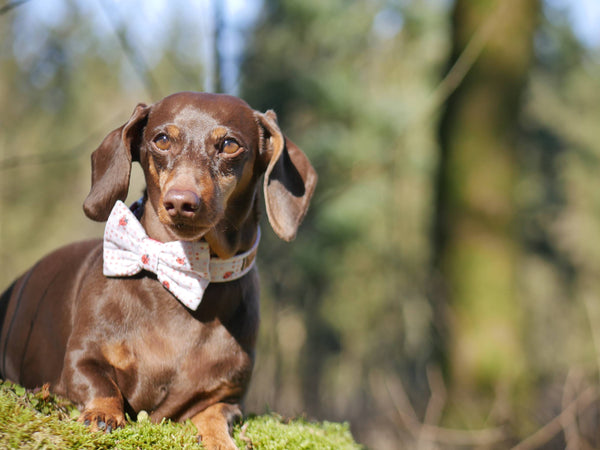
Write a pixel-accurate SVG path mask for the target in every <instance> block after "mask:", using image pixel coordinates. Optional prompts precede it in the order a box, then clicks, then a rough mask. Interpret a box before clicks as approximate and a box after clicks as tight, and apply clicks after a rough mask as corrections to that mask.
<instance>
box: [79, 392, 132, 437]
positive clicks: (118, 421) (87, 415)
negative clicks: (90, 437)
mask: <svg viewBox="0 0 600 450" xmlns="http://www.w3.org/2000/svg"><path fill="white" fill-rule="evenodd" d="M111 400H112V399H107V401H98V400H96V401H92V402H91V403H90V404H89V405H88V406H87V407H86V408H85V409H84V410H83V412H82V413H81V415H80V416H79V419H77V420H78V421H79V422H82V423H83V424H85V425H87V426H89V427H90V430H92V431H105V432H107V433H110V432H111V431H112V430H114V429H115V428H119V427H123V426H125V415H124V414H123V409H122V408H121V407H120V405H118V402H114V401H111ZM115 403H117V404H115Z"/></svg>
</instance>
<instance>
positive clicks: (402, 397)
mask: <svg viewBox="0 0 600 450" xmlns="http://www.w3.org/2000/svg"><path fill="white" fill-rule="evenodd" d="M370 381H371V386H372V389H373V393H374V394H375V395H376V396H377V397H378V399H379V402H380V403H385V402H386V403H388V404H389V403H390V402H391V405H392V406H393V407H394V410H395V412H396V416H397V418H398V419H399V422H400V425H401V426H402V427H403V428H404V429H405V430H406V431H408V432H409V433H410V435H411V436H412V437H413V438H414V439H415V440H417V441H418V440H422V441H423V442H435V443H441V444H445V445H456V446H490V445H493V444H497V443H498V442H502V441H504V440H506V434H505V432H504V430H503V429H502V428H486V429H481V430H456V429H450V428H442V427H439V426H435V425H429V424H423V423H421V421H420V420H419V419H418V418H417V416H416V414H415V411H414V409H413V407H412V405H411V404H410V401H409V400H408V396H407V395H406V392H405V391H404V388H403V387H402V383H401V382H400V381H398V380H396V382H395V383H393V385H392V383H391V380H390V377H384V376H382V375H380V374H372V375H371V377H370ZM382 385H383V386H382ZM382 387H383V388H385V389H387V393H388V396H387V398H386V396H385V393H383V392H382ZM382 394H383V395H382Z"/></svg>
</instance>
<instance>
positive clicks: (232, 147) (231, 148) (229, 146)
mask: <svg viewBox="0 0 600 450" xmlns="http://www.w3.org/2000/svg"><path fill="white" fill-rule="evenodd" d="M239 149H240V144H238V143H237V142H236V141H235V140H233V139H225V140H224V141H223V144H221V151H222V152H223V153H227V154H228V155H233V154H234V153H236V152H237V151H238V150H239Z"/></svg>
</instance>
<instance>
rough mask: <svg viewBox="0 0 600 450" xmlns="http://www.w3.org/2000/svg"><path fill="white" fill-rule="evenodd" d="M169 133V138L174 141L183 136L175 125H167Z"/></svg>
mask: <svg viewBox="0 0 600 450" xmlns="http://www.w3.org/2000/svg"><path fill="white" fill-rule="evenodd" d="M167 133H169V136H171V137H172V138H173V139H177V138H178V137H179V135H180V134H181V131H179V128H178V127H176V126H175V125H167Z"/></svg>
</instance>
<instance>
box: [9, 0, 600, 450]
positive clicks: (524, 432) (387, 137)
mask: <svg viewBox="0 0 600 450" xmlns="http://www.w3.org/2000/svg"><path fill="white" fill-rule="evenodd" d="M92 3H93V4H96V5H97V6H95V7H94V6H90V5H91V4H92ZM553 4H554V3H552V2H547V3H544V6H543V8H542V9H541V10H540V11H539V13H538V18H537V29H536V32H535V35H534V38H533V44H534V59H533V62H532V64H531V67H530V69H529V71H528V73H527V74H526V81H527V83H526V86H525V87H524V88H523V91H522V94H523V95H522V97H521V100H520V104H519V106H518V108H517V111H518V113H517V114H516V116H515V117H514V124H513V125H512V126H511V127H512V128H511V129H510V130H509V131H510V133H514V136H515V139H514V140H513V142H512V144H511V145H513V146H514V148H512V154H513V155H514V158H515V161H514V162H515V173H514V174H513V178H512V181H511V184H512V185H511V186H509V187H508V189H510V190H512V192H513V194H512V196H513V198H512V201H513V207H514V211H513V213H514V223H513V232H512V234H511V239H510V241H509V243H508V245H510V246H514V249H515V255H514V258H513V259H511V263H510V265H509V266H508V267H507V268H506V270H507V271H509V272H510V273H511V274H513V275H514V291H513V292H512V294H511V295H513V296H514V299H513V300H514V301H512V302H511V303H509V307H508V308H509V309H510V310H509V311H508V314H512V315H514V316H517V317H518V322H517V323H518V330H516V332H515V334H514V335H511V336H507V337H506V338H507V345H508V342H509V341H513V342H516V344H515V345H518V346H519V348H520V350H519V351H520V352H522V356H521V360H520V361H517V362H515V367H514V371H515V372H516V374H514V376H516V377H517V378H519V379H520V380H522V381H523V383H521V384H519V386H518V387H516V388H514V389H516V390H510V389H508V388H507V386H506V385H504V384H503V383H502V380H499V381H500V382H499V383H496V384H492V385H490V386H488V387H487V388H486V389H487V390H486V391H485V392H483V394H482V395H468V394H465V395H464V396H463V397H461V396H457V394H456V392H455V389H454V386H453V385H452V383H453V379H452V377H450V376H447V375H449V374H448V373H447V372H446V371H445V369H446V366H445V365H444V361H446V362H447V358H448V357H449V355H452V354H451V353H448V351H447V350H448V347H447V346H448V342H449V339H450V337H451V333H452V327H455V326H456V321H455V320H456V313H457V311H456V310H454V308H455V304H454V303H453V302H450V301H447V298H446V297H445V295H443V292H444V290H445V289H444V288H445V286H446V284H445V280H444V273H439V272H438V271H437V270H436V266H435V265H434V260H435V250H436V247H435V239H434V229H435V226H434V225H435V223H434V222H435V219H436V215H437V210H436V205H437V201H438V198H437V194H436V182H437V173H438V168H439V164H440V161H441V159H440V155H441V153H440V152H441V149H440V144H439V142H438V133H439V127H440V117H441V112H442V109H443V108H442V107H441V106H443V105H441V104H440V102H441V101H442V100H444V99H445V96H444V95H443V94H449V93H451V92H449V91H448V92H445V93H444V92H441V91H440V88H444V86H445V85H444V84H443V83H442V84H441V80H442V78H443V77H444V74H445V73H446V72H447V67H448V61H450V60H451V51H452V28H451V13H452V7H453V6H454V4H453V3H449V2H442V1H434V0H427V1H423V0H421V1H393V0H375V1H359V0H335V1H327V2H323V1H320V0H281V1H274V0H264V2H263V3H262V4H260V5H258V6H260V7H261V8H262V9H261V12H260V14H258V15H257V17H258V20H257V22H256V24H255V26H254V28H252V29H250V30H248V33H247V34H246V35H244V44H245V45H244V54H243V61H242V62H241V71H240V73H239V79H238V80H237V83H238V84H237V85H236V86H237V91H236V92H235V93H236V94H238V95H240V96H241V97H243V98H244V99H246V100H247V101H248V102H249V103H250V104H251V105H252V106H253V107H254V108H256V109H258V110H262V111H264V110H267V109H271V108H272V109H274V110H275V111H276V112H277V114H278V117H279V121H280V124H281V126H282V129H283V130H284V132H285V133H286V135H287V136H288V137H289V138H291V139H292V140H293V141H294V142H296V143H297V144H298V145H299V146H300V147H301V148H302V149H303V150H304V151H305V152H306V153H307V154H308V156H309V158H310V159H311V161H312V162H313V163H314V166H315V167H316V169H317V171H318V173H319V176H320V178H319V185H318V188H317V192H316V195H315V198H314V200H313V203H312V205H311V208H310V211H309V214H308V216H307V218H306V220H305V223H304V224H303V226H302V228H301V230H300V232H299V235H298V238H297V240H296V241H295V242H294V243H292V244H291V245H290V244H285V243H283V242H279V241H278V240H277V239H276V237H275V236H274V234H273V233H271V232H270V231H267V230H269V226H268V224H267V223H264V224H263V230H265V232H264V233H263V236H264V237H263V242H262V244H261V251H260V253H259V265H260V272H261V277H262V289H263V303H262V328H261V337H260V342H259V349H258V352H257V354H258V356H257V364H256V369H255V375H254V379H253V384H252V387H251V390H250V393H249V396H248V398H247V402H246V407H247V408H246V409H247V410H248V411H249V412H256V413H261V412H263V411H264V410H267V409H269V408H270V409H272V410H275V411H277V412H279V413H282V414H284V415H296V414H299V413H305V414H307V415H308V416H310V417H315V418H318V419H327V420H344V421H346V420H347V421H349V422H350V423H351V427H352V430H353V433H354V435H355V436H356V437H357V438H358V440H359V441H360V442H363V443H365V444H367V445H369V446H371V447H373V448H398V443H399V442H401V443H403V445H404V446H406V447H411V446H413V445H414V446H415V447H416V446H419V445H421V444H423V442H425V443H433V444H435V445H439V446H441V447H445V444H448V445H450V444H449V442H451V441H452V439H454V440H455V441H456V439H457V435H456V434H444V433H443V431H444V430H445V429H442V428H440V429H435V430H434V431H436V430H437V431H436V433H437V434H436V433H434V432H433V431H431V430H432V429H431V428H422V427H420V424H421V423H423V422H427V423H428V424H429V425H430V426H438V427H460V428H466V429H469V428H477V427H488V428H490V429H491V430H492V431H493V432H491V433H490V434H487V435H481V436H483V437H486V436H487V437H491V438H495V437H496V434H495V431H494V430H496V428H493V427H496V426H499V425H502V426H504V428H503V429H502V430H503V431H502V436H503V438H504V439H511V441H510V442H517V441H519V440H521V439H523V438H525V437H526V436H528V435H531V434H532V433H534V432H535V431H536V430H538V429H540V427H542V426H543V425H544V424H545V423H548V422H549V421H550V420H552V419H553V418H554V417H556V416H557V415H558V414H560V413H561V411H563V410H565V408H566V407H567V406H568V405H569V404H571V402H572V401H573V400H575V399H577V398H579V395H580V394H581V393H582V392H587V391H585V389H586V388H587V387H589V386H594V385H596V384H597V379H598V371H599V367H600V366H599V364H600V363H599V360H600V356H599V355H600V353H599V352H600V347H598V345H600V332H599V331H598V330H599V329H600V299H599V294H598V293H599V292H600V277H599V276H598V275H599V273H598V271H599V269H598V267H600V244H599V243H600V239H599V236H598V233H599V230H600V181H598V180H599V179H600V178H599V177H598V176H596V173H597V172H598V169H599V166H600V140H599V139H598V138H597V133H598V132H597V128H598V127H597V125H596V124H597V123H599V122H600V98H599V97H600V89H599V83H600V81H599V80H600V65H599V63H598V51H599V50H600V49H597V48H590V47H586V46H584V45H583V44H582V43H580V42H579V41H578V40H577V39H576V38H575V36H574V34H573V30H572V29H571V25H570V23H569V22H568V21H567V20H566V18H565V15H564V13H563V12H562V11H560V10H559V9H557V8H556V7H555V6H552V5H553ZM44 5H46V6H44ZM47 5H51V6H47ZM98 5H100V6H98ZM101 5H104V6H101ZM157 5H161V4H160V2H158V3H157ZM156 8H157V10H149V9H147V8H140V11H136V9H135V6H132V4H130V3H127V2H110V1H108V0H107V1H103V2H98V3H94V2H91V3H89V4H88V3H84V2H77V1H74V0H71V1H69V0H65V1H59V0H56V1H53V2H48V3H45V2H41V1H38V0H31V1H30V2H27V3H24V4H22V5H21V6H19V7H16V8H14V9H12V10H10V11H8V12H6V13H4V14H2V15H0V105H2V111H1V113H0V267H1V269H2V270H1V271H0V281H2V283H1V284H2V285H8V283H10V281H11V280H12V279H13V278H14V277H15V276H17V275H18V274H19V273H21V272H22V271H23V270H25V269H26V268H27V267H28V266H29V265H31V264H32V263H33V262H34V261H35V260H37V259H38V258H39V257H40V256H42V255H43V254H44V253H46V252H47V251H49V250H50V249H52V248H55V247H57V246H59V245H61V244H64V243H66V242H69V241H72V240H75V239H83V238H88V237H92V236H99V235H100V234H101V232H102V224H94V223H92V222H90V221H89V220H87V219H86V218H85V217H84V215H83V214H82V210H81V203H82V201H83V199H84V198H85V195H86V194H87V190H88V189H89V179H90V173H89V155H90V153H91V152H92V151H93V150H94V148H95V147H96V146H97V145H98V143H99V142H100V141H101V139H102V138H103V136H104V135H105V134H107V133H108V132H109V131H111V130H112V129H114V128H116V127H118V126H120V125H121V124H122V123H123V122H125V121H126V120H127V118H128V117H129V114H130V113H131V111H132V110H133V107H134V106H135V104H136V103H138V102H140V101H142V102H147V103H150V102H152V101H155V100H158V98H159V97H160V96H162V95H166V94H167V93H170V92H173V91H178V90H184V89H190V90H202V89H203V88H204V87H205V86H207V83H206V80H207V79H210V77H211V76H213V75H212V74H213V69H214V67H213V66H214V65H215V64H217V63H218V62H219V61H220V60H218V59H216V60H215V59H212V60H211V59H210V58H209V59H206V57H203V55H205V54H206V51H207V50H206V48H211V45H207V44H206V39H209V38H211V36H213V37H214V36H216V37H217V39H219V40H220V41H218V42H217V44H219V43H221V44H222V45H214V48H217V49H223V48H226V47H227V45H225V44H226V43H227V42H229V41H227V39H228V38H231V35H232V34H234V33H233V31H234V30H233V29H234V28H235V20H234V18H233V17H230V16H229V13H228V10H227V8H225V11H222V12H223V20H224V22H223V23H219V26H218V27H216V29H214V30H212V31H211V30H208V31H207V32H206V33H204V34H201V35H198V34H197V33H198V30H197V28H198V27H199V26H200V25H202V24H204V25H206V24H207V23H208V24H210V23H213V22H215V23H216V22H217V21H213V22H211V20H210V14H211V11H212V10H211V9H210V8H209V9H208V10H207V12H206V14H207V15H208V16H209V18H208V19H207V18H206V17H200V15H198V11H197V7H195V8H192V7H191V6H190V5H188V3H187V2H183V1H176V2H173V3H172V4H171V5H170V6H169V7H166V6H164V5H162V6H156ZM40 11H42V12H40ZM133 12H135V14H134V13H133ZM40 17H41V18H40ZM475 29H476V30H478V29H479V27H478V26H477V24H475ZM211 32H214V35H211ZM469 36H470V35H469V34H467V35H466V36H465V37H464V39H465V40H466V41H469V39H470V37H469ZM513 39H514V36H513ZM209 40H210V39H209ZM506 40H507V42H513V41H511V37H508V36H507V37H506ZM209 44H210V42H209ZM212 44H215V43H214V42H212ZM514 45H515V46H516V45H517V44H516V43H515V44H514ZM208 62H210V63H211V64H212V65H211V64H208ZM223 67H225V66H221V67H220V69H221V72H220V73H222V74H223V77H225V76H229V77H231V76H235V73H234V71H233V70H232V69H231V68H230V67H229V66H227V67H229V68H228V69H227V70H229V72H228V71H227V70H225V73H223ZM215 73H219V72H218V71H216V72H215ZM459 81H460V80H459ZM214 85H219V83H214ZM222 85H227V84H226V83H225V84H222ZM459 85H460V83H459ZM232 86H233V85H232ZM446 89H447V86H446ZM489 89H493V87H490V88H489ZM442 91H443V89H442ZM440 94H441V95H440ZM475 131H477V130H473V132H475ZM484 163H485V161H484ZM488 164H489V165H490V166H491V167H492V169H493V167H494V163H493V162H492V161H490V162H489V163H488ZM492 174H493V170H492ZM455 183H456V186H455V187H456V188H457V189H460V188H461V184H460V183H461V177H460V176H459V177H456V182H455ZM480 183H482V188H484V187H487V186H484V185H485V184H486V179H483V180H482V181H481V182H480ZM142 189H143V180H141V179H140V174H139V172H134V179H133V181H132V187H131V189H130V200H134V199H136V198H137V197H139V195H140V193H141V190H142ZM457 245H461V242H460V241H457ZM481 266H482V264H479V263H476V267H475V268H476V269H481V268H483V267H481ZM456 267H458V266H456ZM469 271H470V270H469ZM461 272H464V271H461ZM513 275H511V276H513ZM459 276H460V274H459ZM490 277H491V279H492V280H494V278H495V281H497V282H499V283H501V282H502V281H503V279H502V278H503V277H505V275H504V274H503V272H502V271H500V270H498V271H493V272H492V273H491V274H490ZM490 289H491V287H490ZM481 296H482V297H483V298H484V300H485V297H486V290H485V289H484V290H483V291H482V294H481ZM459 300H460V299H459ZM481 305H484V306H481ZM497 307H498V310H497V311H496V310H493V309H490V308H489V305H488V306H486V303H485V302H482V303H479V302H477V301H475V302H473V304H471V303H469V305H468V307H466V308H464V310H462V311H461V312H460V314H461V317H462V318H461V320H466V321H469V320H470V321H477V317H478V316H477V314H478V310H477V308H484V309H485V311H484V312H485V313H486V314H487V315H488V316H489V317H491V318H492V320H493V318H494V317H495V316H496V315H497V314H505V313H507V312H506V311H503V310H502V308H503V306H502V305H497ZM479 328H480V329H481V333H480V334H478V335H477V337H476V338H474V339H471V340H469V342H468V344H469V345H472V346H474V347H478V348H480V349H485V348H486V346H489V345H490V342H492V341H493V332H494V327H493V324H492V325H491V326H488V325H483V326H481V324H480V327H479ZM487 331H489V333H490V334H488V335H486V332H487ZM500 347H501V346H500ZM459 356H460V355H459ZM440 374H444V375H446V378H442V376H441V375H440ZM511 376H512V375H511ZM474 411H475V412H476V413H474ZM576 412H578V413H579V412H581V417H580V420H579V422H578V427H576V431H577V433H578V434H577V436H579V438H580V439H587V440H588V441H589V443H590V445H592V446H594V445H599V442H600V439H599V437H598V435H597V432H596V431H593V432H591V434H590V433H588V431H587V428H586V427H587V423H588V422H589V421H590V419H589V417H591V416H593V414H594V413H595V414H597V413H598V407H597V405H595V404H594V406H593V407H589V405H588V407H587V409H585V410H584V409H582V410H581V411H578V410H577V411H576ZM586 414H587V415H586ZM567 429H570V430H571V431H564V432H562V431H560V432H559V433H558V434H556V435H554V434H553V435H551V436H548V438H547V439H546V441H544V444H545V445H547V446H549V447H550V448H551V447H552V446H556V448H564V447H565V442H566V440H568V439H574V438H573V437H572V436H573V435H574V434H573V433H574V432H573V430H572V428H569V427H567V426H565V430H567ZM592 429H593V430H595V428H594V427H592ZM428 430H429V431H428ZM586 433H587V434H586ZM432 436H433V437H432ZM481 436H480V435H476V434H467V435H466V436H463V435H460V437H461V438H462V437H464V440H465V441H466V442H467V443H474V442H475V443H476V442H483V441H478V440H477V439H480V438H481ZM569 436H570V437H569ZM450 438H452V439H450ZM469 438H470V439H471V440H470V441H469ZM476 438H477V439H476ZM491 438H490V439H491ZM444 439H448V440H447V441H444ZM481 439H483V438H481ZM552 439H553V440H552ZM455 441H452V442H455ZM486 442H487V441H486ZM490 442H494V441H493V440H491V441H489V442H488V443H490ZM505 444H506V442H504V444H502V445H504V446H505ZM502 445H501V447H502ZM473 446H477V445H473ZM502 448H504V447H502Z"/></svg>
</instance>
